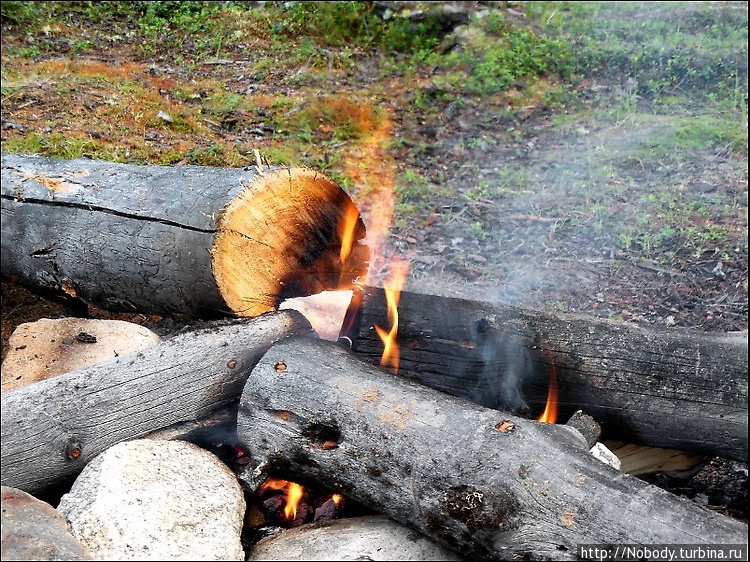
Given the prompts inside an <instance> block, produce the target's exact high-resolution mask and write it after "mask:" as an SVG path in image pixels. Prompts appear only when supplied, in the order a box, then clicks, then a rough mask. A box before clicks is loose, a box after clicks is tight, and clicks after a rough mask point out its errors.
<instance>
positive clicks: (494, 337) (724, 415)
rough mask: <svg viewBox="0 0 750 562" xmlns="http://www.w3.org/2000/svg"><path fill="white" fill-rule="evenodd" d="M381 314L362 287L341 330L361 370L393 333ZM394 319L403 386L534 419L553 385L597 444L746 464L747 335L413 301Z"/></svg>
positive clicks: (409, 296) (382, 306) (405, 297)
mask: <svg viewBox="0 0 750 562" xmlns="http://www.w3.org/2000/svg"><path fill="white" fill-rule="evenodd" d="M355 309H356V310H357V312H356V313H355V312H354V311H355ZM386 310H387V306H386V302H385V296H384V294H383V291H382V290H381V289H374V288H370V287H368V288H366V290H365V291H364V294H363V295H362V297H361V302H359V303H353V306H352V308H351V310H350V314H349V317H348V318H347V319H346V320H345V324H347V325H348V326H349V327H348V328H346V329H345V331H346V332H347V335H348V336H349V337H350V338H351V339H352V340H353V349H354V350H355V351H356V353H357V354H358V355H359V356H360V357H361V358H362V359H363V360H365V361H367V362H370V363H378V362H379V361H380V357H381V354H382V352H383V347H384V346H383V343H382V342H381V341H380V339H379V337H378V335H377V334H376V333H375V330H374V329H373V326H375V325H379V326H381V327H383V328H385V329H386V330H388V329H389V328H390V323H389V320H388V318H387V315H386ZM398 312H399V325H398V336H397V341H398V345H399V348H400V366H399V370H398V374H399V375H400V376H403V377H405V378H409V379H413V380H416V381H419V382H420V383H422V384H425V385H427V386H430V387H432V388H436V389H438V390H441V391H444V392H447V393H449V394H453V395H455V396H458V397H461V398H465V399H468V400H472V401H475V402H477V403H478V404H482V405H484V406H487V407H491V408H498V409H503V410H507V411H511V412H514V413H519V414H524V415H526V414H527V413H528V415H529V416H530V417H537V416H539V415H540V414H541V412H542V411H543V410H544V407H545V403H546V401H547V395H548V387H549V381H550V378H551V376H552V375H556V379H557V386H558V400H559V408H560V412H559V415H560V417H561V419H568V418H569V417H570V416H571V415H572V414H573V413H574V412H575V411H576V410H579V409H580V410H583V411H584V412H585V413H587V414H589V415H591V416H592V417H593V418H594V419H595V420H596V421H597V422H598V423H599V424H601V426H602V430H603V435H602V438H603V439H613V440H619V441H625V442H627V443H639V444H644V445H650V446H654V447H665V448H670V449H679V450H683V451H691V452H695V453H703V454H710V455H715V456H721V457H725V458H729V459H734V460H739V461H744V462H747V459H748V435H747V430H748V399H747V371H748V362H747V332H742V333H734V334H726V333H705V332H698V331H695V330H688V329H680V328H658V327H644V326H640V325H636V324H628V323H623V322H614V321H609V320H604V319H598V318H595V317H590V316H584V315H571V314H552V313H549V312H543V311H539V310H531V309H524V308H520V307H516V306H510V305H507V304H502V303H486V302H477V301H470V300H464V299H455V298H447V297H437V296H433V295H421V294H416V293H411V292H408V291H405V292H402V293H401V297H400V301H399V306H398ZM525 406H528V408H525Z"/></svg>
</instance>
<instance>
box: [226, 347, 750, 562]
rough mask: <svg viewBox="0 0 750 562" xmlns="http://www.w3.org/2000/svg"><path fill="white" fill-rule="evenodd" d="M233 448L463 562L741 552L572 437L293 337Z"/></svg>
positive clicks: (693, 509) (721, 520)
mask: <svg viewBox="0 0 750 562" xmlns="http://www.w3.org/2000/svg"><path fill="white" fill-rule="evenodd" d="M237 427H238V436H239V439H240V441H241V442H242V443H243V444H244V445H245V446H246V447H248V449H249V452H250V456H251V457H252V458H253V459H254V462H255V464H254V465H251V466H250V467H249V468H250V470H249V475H250V477H249V478H248V479H247V481H249V482H254V481H257V480H258V479H259V478H260V477H261V476H262V475H263V474H265V473H267V474H271V475H277V476H279V475H281V477H284V478H291V479H294V480H296V481H298V482H300V483H303V484H304V483H306V482H313V481H314V482H316V483H319V484H322V485H324V486H327V487H329V488H330V489H332V490H335V491H337V492H340V493H342V494H344V495H345V496H348V497H350V498H353V499H355V500H356V501H358V502H360V503H362V504H364V505H366V506H369V507H370V508H372V509H374V510H376V511H378V512H381V513H385V514H387V515H388V516H390V517H391V518H392V519H394V520H396V521H399V522H401V523H403V524H406V525H410V526H412V527H413V528H415V529H418V530H419V531H421V532H422V533H424V534H426V535H428V536H430V537H432V538H433V539H434V540H436V541H437V542H439V543H441V544H443V545H445V546H447V547H448V548H451V549H453V550H455V551H456V552H459V553H461V554H462V555H463V556H466V557H467V558H468V559H472V558H474V559H477V558H478V559H482V560H545V559H551V560H564V559H568V560H569V559H575V558H576V546H577V545H579V544H583V543H610V544H612V543H617V544H621V543H638V544H653V543H669V544H676V543H700V544H703V545H707V544H719V543H722V544H724V543H732V544H735V543H745V542H746V540H747V525H746V524H744V523H741V522H738V521H735V520H732V519H730V518H728V517H726V516H724V515H720V514H717V513H714V512H712V511H710V510H708V509H706V508H703V507H701V506H699V505H697V504H694V503H692V502H689V501H686V500H684V499H682V498H678V497H676V496H674V495H672V494H670V493H669V492H666V491H664V490H662V489H660V488H657V487H655V486H652V485H650V484H647V483H646V482H643V481H642V480H638V479H636V478H634V477H630V476H627V475H624V474H622V473H620V472H618V471H617V470H615V469H613V468H611V467H610V466H608V465H605V464H603V463H601V462H600V461H598V460H596V459H595V458H593V457H592V455H591V454H590V453H589V452H588V447H587V445H586V444H585V441H584V439H583V438H582V437H581V436H580V434H579V433H578V432H577V430H575V429H573V428H571V427H568V426H563V425H550V424H544V423H540V422H536V421H532V420H527V419H523V418H518V417H515V416H511V415H508V414H504V413H501V412H498V411H496V410H492V409H488V408H484V407H482V406H479V405H477V404H474V403H471V402H468V401H464V400H461V399H458V398H455V397H452V396H449V395H447V394H445V393H442V392H439V391H436V390H433V389H430V388H427V387H425V386H423V385H420V384H418V383H415V382H413V381H408V380H405V379H403V378H401V377H399V376H394V375H393V374H390V373H387V372H384V371H383V370H381V369H379V368H376V367H374V366H369V365H367V364H366V363H364V362H362V361H361V360H360V359H359V358H357V357H356V356H354V355H353V354H352V353H351V352H349V351H348V350H346V349H344V348H343V347H340V346H338V345H336V344H334V343H332V342H327V341H322V340H315V339H312V338H304V337H293V338H289V339H287V340H285V341H284V342H280V343H278V344H276V345H274V346H273V347H272V348H271V349H270V350H269V351H268V352H267V353H266V354H265V356H264V357H263V358H262V359H261V360H260V361H259V362H258V364H257V365H256V366H255V368H254V369H253V372H252V374H251V376H250V378H249V379H248V382H247V384H246V386H245V389H244V391H243V394H242V398H241V399H240V409H239V413H238V423H237Z"/></svg>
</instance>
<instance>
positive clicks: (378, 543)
mask: <svg viewBox="0 0 750 562" xmlns="http://www.w3.org/2000/svg"><path fill="white" fill-rule="evenodd" d="M247 559H248V560H464V558H461V557H460V556H459V555H458V554H456V553H454V552H453V551H451V550H448V549H447V548H444V547H443V546H441V545H439V544H437V543H435V542H434V541H433V540H432V539H430V538H428V537H426V536H425V535H423V534H421V533H419V532H417V531H414V530H412V529H409V528H408V527H405V526H403V525H401V524H399V523H396V522H395V521H393V520H391V519H389V518H387V517H386V516H383V515H368V516H364V517H349V518H344V519H334V520H333V521H326V522H324V523H310V524H307V525H303V526H301V527H295V528H292V529H286V530H284V531H281V532H279V533H276V534H275V535H272V536H269V537H265V538H263V539H261V540H260V541H258V542H257V543H256V544H255V545H254V546H253V548H252V550H251V551H250V553H249V554H248V558H247Z"/></svg>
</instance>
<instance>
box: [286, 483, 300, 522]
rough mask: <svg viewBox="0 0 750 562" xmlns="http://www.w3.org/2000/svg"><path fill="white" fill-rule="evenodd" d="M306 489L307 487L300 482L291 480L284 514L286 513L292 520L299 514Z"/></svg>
mask: <svg viewBox="0 0 750 562" xmlns="http://www.w3.org/2000/svg"><path fill="white" fill-rule="evenodd" d="M304 491H305V489H304V488H303V487H302V486H300V485H299V484H297V483H295V482H289V486H288V487H287V490H286V507H284V515H286V518H287V519H290V520H291V519H294V518H295V517H296V516H297V507H298V506H299V501H300V500H301V499H302V494H303V493H304Z"/></svg>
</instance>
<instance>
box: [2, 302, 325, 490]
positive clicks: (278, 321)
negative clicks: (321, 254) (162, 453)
mask: <svg viewBox="0 0 750 562" xmlns="http://www.w3.org/2000/svg"><path fill="white" fill-rule="evenodd" d="M310 330H311V329H310V325H309V323H308V322H307V321H306V320H305V318H304V317H303V316H302V315H300V314H299V313H298V312H296V311H280V312H276V313H268V314H264V315H261V316H258V317H256V318H252V319H247V320H231V321H220V322H216V323H215V325H212V326H211V327H207V328H201V329H198V330H195V331H192V332H187V333H184V334H179V335H176V336H174V337H173V338H171V339H169V340H166V341H164V342H162V343H160V344H158V345H156V346H154V347H151V348H148V349H146V350H143V351H141V352H138V353H136V354H132V355H127V356H122V357H119V358H117V359H116V360H114V361H110V362H108V363H103V364H100V365H95V366H92V367H87V368H84V369H80V370H77V371H72V372H70V373H66V374H63V375H59V376H57V377H54V378H51V379H47V380H43V381H40V382H37V383H34V384H32V385H28V386H24V387H21V388H17V389H14V390H9V391H7V392H4V393H3V396H2V467H3V469H2V484H3V486H11V487H14V488H20V489H22V490H24V491H26V492H29V493H37V492H39V491H42V490H44V489H46V488H48V487H50V486H52V485H53V484H56V483H60V482H63V481H67V480H70V479H71V478H73V477H75V476H76V475H77V474H78V473H80V471H81V470H82V469H83V467H84V466H85V465H86V463H88V462H89V461H90V460H91V459H92V458H94V457H95V456H96V455H98V454H99V453H101V452H102V451H104V450H105V449H107V448H108V447H110V446H112V445H114V444H116V443H119V442H121V441H127V440H130V439H136V438H139V437H143V436H145V435H147V434H150V433H152V432H154V431H157V430H162V429H165V428H169V427H171V426H175V425H177V426H180V425H181V426H182V427H183V429H184V424H185V423H186V422H189V423H190V424H191V425H200V424H199V423H198V420H200V419H202V418H204V417H207V416H211V415H212V414H213V413H215V412H217V411H221V410H222V409H223V408H227V407H229V406H228V405H230V404H231V403H232V402H236V401H238V400H239V396H240V394H241V392H242V388H243V386H244V383H245V380H246V379H247V377H248V375H249V373H250V370H251V369H252V367H253V366H254V365H255V363H257V361H258V360H259V359H260V357H261V356H262V355H263V353H265V352H266V351H267V350H268V349H269V348H270V347H271V345H273V343H274V342H276V341H278V340H279V339H281V338H283V337H285V336H287V335H289V334H294V333H304V332H307V331H310Z"/></svg>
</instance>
